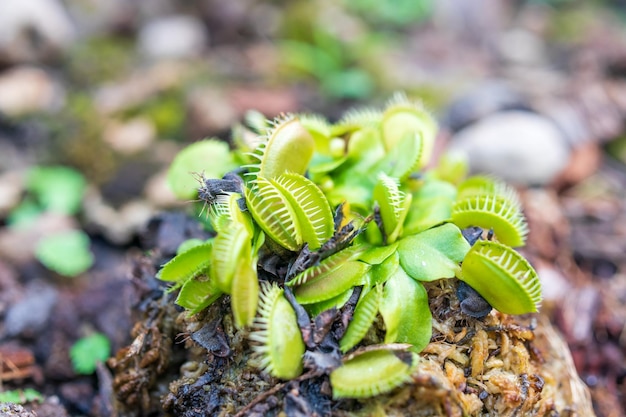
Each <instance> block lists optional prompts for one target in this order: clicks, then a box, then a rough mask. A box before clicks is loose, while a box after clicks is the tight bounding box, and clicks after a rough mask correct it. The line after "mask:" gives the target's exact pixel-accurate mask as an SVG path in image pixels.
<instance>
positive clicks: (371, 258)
mask: <svg viewBox="0 0 626 417" xmlns="http://www.w3.org/2000/svg"><path fill="white" fill-rule="evenodd" d="M397 249H398V243H397V242H395V243H392V244H391V245H387V246H372V247H369V248H368V249H366V250H365V252H363V253H361V254H360V255H359V257H358V258H357V259H358V260H359V261H363V262H365V263H368V264H370V265H379V264H381V263H383V262H384V261H385V259H387V258H389V257H390V256H391V255H392V254H393V253H394V252H395V251H396V250H397Z"/></svg>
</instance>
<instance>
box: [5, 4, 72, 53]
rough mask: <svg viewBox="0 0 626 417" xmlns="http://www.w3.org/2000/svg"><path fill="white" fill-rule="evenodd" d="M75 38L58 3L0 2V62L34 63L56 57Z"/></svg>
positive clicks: (67, 18) (70, 25) (61, 5)
mask: <svg viewBox="0 0 626 417" xmlns="http://www.w3.org/2000/svg"><path fill="white" fill-rule="evenodd" d="M75 36H76V30H75V27H74V25H73V23H72V21H71V20H70V18H69V16H68V14H67V12H66V10H65V8H64V6H63V4H62V2H61V1H59V0H2V1H0V62H5V63H16V62H36V61H40V60H44V59H48V58H52V57H54V56H56V55H58V54H59V53H60V52H62V51H63V50H65V49H67V48H68V47H69V46H70V45H71V44H72V42H73V41H74V39H75Z"/></svg>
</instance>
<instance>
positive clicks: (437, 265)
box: [398, 223, 470, 281]
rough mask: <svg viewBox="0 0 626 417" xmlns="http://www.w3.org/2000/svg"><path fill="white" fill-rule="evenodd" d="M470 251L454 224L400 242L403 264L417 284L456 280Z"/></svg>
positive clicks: (401, 261)
mask: <svg viewBox="0 0 626 417" xmlns="http://www.w3.org/2000/svg"><path fill="white" fill-rule="evenodd" d="M469 249H470V245H469V243H467V241H466V240H465V238H464V237H463V235H462V234H461V230H459V228H458V227H456V226H455V225H453V224H451V223H446V224H444V225H441V226H438V227H434V228H432V229H428V230H426V231H424V232H421V233H418V234H416V235H412V236H409V237H406V238H404V239H402V240H400V243H399V245H398V253H399V254H400V265H402V268H404V270H405V271H406V272H407V274H409V275H410V276H411V277H412V278H414V279H416V280H418V281H434V280H437V279H441V278H453V277H454V276H455V275H456V273H457V271H459V269H460V267H459V263H460V262H461V261H462V260H463V258H464V257H465V254H466V253H467V251H468V250H469Z"/></svg>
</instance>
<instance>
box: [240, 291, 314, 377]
mask: <svg viewBox="0 0 626 417" xmlns="http://www.w3.org/2000/svg"><path fill="white" fill-rule="evenodd" d="M250 340H253V341H256V342H258V343H259V345H257V346H254V347H253V349H254V350H255V352H256V353H257V354H260V356H261V363H262V365H261V366H262V368H264V369H265V370H266V371H267V372H268V373H270V374H271V375H273V376H275V377H277V378H281V379H293V378H295V377H297V376H298V375H300V374H301V373H302V367H303V364H302V355H303V354H304V351H305V349H306V347H305V345H304V341H303V340H302V333H301V331H300V328H299V327H298V320H297V318H296V312H295V311H294V310H293V307H292V306H291V304H290V303H289V301H287V299H286V298H285V297H284V296H283V290H282V289H280V288H279V287H278V285H277V284H275V283H274V284H269V283H268V282H267V281H264V285H263V288H262V289H261V297H260V301H259V315H258V317H257V318H256V319H255V320H254V323H253V331H252V333H250Z"/></svg>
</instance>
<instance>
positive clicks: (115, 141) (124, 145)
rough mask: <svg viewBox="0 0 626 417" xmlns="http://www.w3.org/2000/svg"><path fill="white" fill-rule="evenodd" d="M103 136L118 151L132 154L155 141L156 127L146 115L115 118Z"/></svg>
mask: <svg viewBox="0 0 626 417" xmlns="http://www.w3.org/2000/svg"><path fill="white" fill-rule="evenodd" d="M102 138H103V140H104V141H105V142H107V143H108V144H109V145H111V147H112V148H113V149H115V150H116V151H117V152H119V153H121V154H124V155H132V154H135V153H138V152H140V151H143V150H145V149H146V148H148V146H150V144H152V143H153V142H154V140H155V138H156V128H155V127H154V123H152V122H151V121H150V120H149V119H148V118H146V117H135V118H132V119H129V120H126V121H118V120H113V121H111V122H110V123H108V124H107V126H106V127H105V130H104V132H103V134H102Z"/></svg>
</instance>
